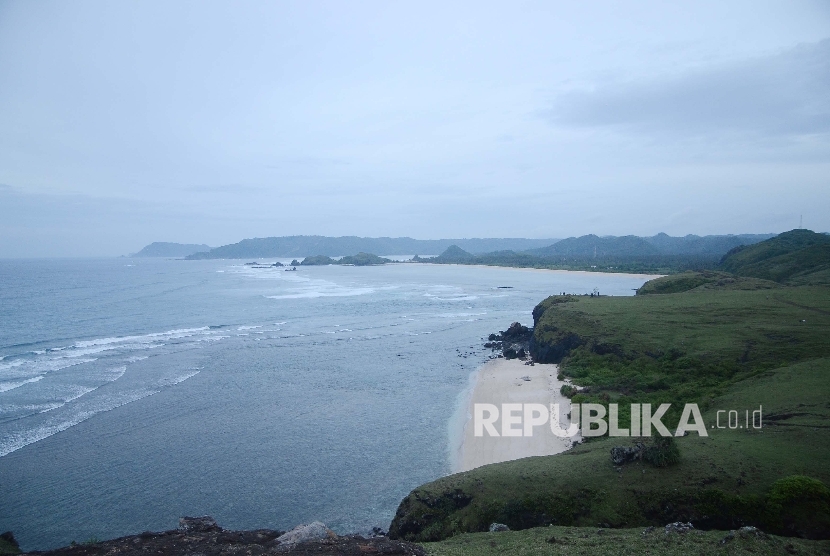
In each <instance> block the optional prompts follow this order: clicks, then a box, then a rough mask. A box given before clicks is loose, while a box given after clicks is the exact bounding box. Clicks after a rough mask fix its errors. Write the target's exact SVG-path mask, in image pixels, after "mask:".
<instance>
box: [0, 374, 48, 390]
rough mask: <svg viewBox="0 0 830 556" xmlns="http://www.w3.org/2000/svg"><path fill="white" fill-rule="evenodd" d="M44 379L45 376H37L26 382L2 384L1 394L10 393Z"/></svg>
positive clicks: (0, 387)
mask: <svg viewBox="0 0 830 556" xmlns="http://www.w3.org/2000/svg"><path fill="white" fill-rule="evenodd" d="M41 379H43V375H39V376H35V377H32V378H28V379H26V380H19V381H17V382H12V381H10V382H0V392H8V391H9V390H14V389H15V388H20V387H21V386H23V385H24V384H30V383H32V382H37V381H39V380H41Z"/></svg>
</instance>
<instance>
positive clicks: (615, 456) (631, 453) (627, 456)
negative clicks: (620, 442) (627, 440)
mask: <svg viewBox="0 0 830 556" xmlns="http://www.w3.org/2000/svg"><path fill="white" fill-rule="evenodd" d="M642 451H643V445H642V444H640V443H639V442H638V443H637V444H635V445H634V446H614V447H613V448H611V463H613V464H614V465H622V464H624V463H629V462H631V461H634V460H636V459H637V458H639V457H640V454H641V453H642Z"/></svg>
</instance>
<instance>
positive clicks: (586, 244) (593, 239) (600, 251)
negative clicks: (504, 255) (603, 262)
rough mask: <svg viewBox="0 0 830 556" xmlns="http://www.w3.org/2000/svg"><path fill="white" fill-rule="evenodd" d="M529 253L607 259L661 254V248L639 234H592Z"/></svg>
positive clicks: (540, 255)
mask: <svg viewBox="0 0 830 556" xmlns="http://www.w3.org/2000/svg"><path fill="white" fill-rule="evenodd" d="M527 253H530V254H531V255H536V256H538V257H565V258H572V259H592V258H597V259H605V258H608V257H633V256H643V255H659V254H660V250H659V249H658V248H657V247H655V246H653V245H651V244H650V243H649V242H647V241H646V240H645V239H643V238H641V237H637V236H621V237H599V236H595V235H593V234H591V235H587V236H582V237H569V238H568V239H563V240H562V241H558V242H556V243H554V244H553V245H550V246H548V247H544V248H542V249H531V250H528V251H527Z"/></svg>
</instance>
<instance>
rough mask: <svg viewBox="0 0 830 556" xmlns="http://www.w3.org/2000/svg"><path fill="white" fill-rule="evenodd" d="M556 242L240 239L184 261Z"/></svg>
mask: <svg viewBox="0 0 830 556" xmlns="http://www.w3.org/2000/svg"><path fill="white" fill-rule="evenodd" d="M556 241H558V240H556V239H524V238H471V239H413V238H410V237H395V238H392V237H375V238H373V237H357V236H343V237H327V236H285V237H266V238H252V239H243V240H242V241H240V242H239V243H232V244H230V245H223V246H222V247H216V248H214V249H211V250H210V251H208V252H206V253H197V254H194V255H191V256H189V257H187V258H188V259H247V258H257V257H260V258H261V257H310V256H316V255H325V256H327V257H340V256H348V255H356V254H357V253H361V252H363V253H374V254H378V255H410V254H412V255H414V254H420V255H437V254H438V253H441V252H442V251H444V250H445V249H446V248H447V247H449V246H450V245H453V244H457V245H461V246H462V247H463V248H465V249H469V250H470V251H472V252H474V253H485V252H488V251H496V250H499V249H515V250H525V249H534V248H538V247H544V246H546V245H550V244H552V243H554V242H556Z"/></svg>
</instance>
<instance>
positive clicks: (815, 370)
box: [390, 231, 830, 554]
mask: <svg viewBox="0 0 830 556" xmlns="http://www.w3.org/2000/svg"><path fill="white" fill-rule="evenodd" d="M809 234H810V233H803V231H794V232H790V233H789V235H787V234H782V236H783V237H782V236H779V237H778V238H776V239H778V241H777V242H776V240H775V239H773V240H768V241H767V242H762V243H759V244H757V245H755V246H751V247H749V248H744V249H739V250H735V251H734V252H733V253H731V254H730V255H729V256H727V257H725V258H724V261H722V263H721V266H724V267H728V268H733V269H734V272H737V273H738V274H729V273H725V272H704V273H699V274H698V273H688V274H680V275H675V276H668V277H665V278H661V279H658V280H655V281H652V282H650V283H648V284H646V286H644V287H643V288H642V289H641V290H640V292H639V294H640V295H637V296H634V297H626V298H611V297H598V298H597V297H584V296H580V297H574V296H554V297H550V298H548V299H546V300H544V301H543V302H542V303H540V304H539V305H538V306H537V307H536V308H535V309H534V311H533V317H534V322H535V330H534V335H533V340H532V343H531V353H532V354H533V357H534V359H536V360H537V361H545V362H554V363H559V364H560V370H561V372H562V373H563V374H564V375H565V376H567V377H569V378H570V379H571V380H572V381H573V382H574V383H575V384H577V385H579V386H580V387H582V390H581V391H579V392H578V393H573V394H574V395H573V401H575V402H595V403H600V404H604V405H606V406H607V404H609V403H612V402H614V403H618V404H619V407H620V421H621V423H620V426H621V427H627V426H628V423H629V418H630V417H629V414H628V407H629V404H631V403H652V404H660V403H671V404H672V409H671V411H670V412H669V413H668V414H667V418H665V419H664V422H666V424H667V426H669V428H670V429H672V430H673V429H674V425H675V424H676V422H677V420H678V418H679V415H680V410H681V408H682V407H683V404H685V403H698V404H699V405H700V407H701V410H702V411H703V420H704V422H705V423H706V425H707V428H708V427H709V426H711V425H714V424H715V423H716V420H717V412H718V411H719V410H736V411H737V412H738V414H739V415H740V416H741V421H742V423H743V419H744V415H745V412H747V411H748V412H750V414H751V412H752V411H753V410H757V409H758V408H759V407H761V406H762V407H763V416H764V421H763V425H764V426H763V428H762V429H760V430H756V429H751V428H750V429H746V428H741V429H734V430H730V429H728V428H727V429H712V430H710V431H709V436H707V437H702V436H698V435H697V434H696V433H692V434H690V435H689V436H685V437H679V438H676V439H674V441H673V442H674V446H675V447H676V448H677V449H679V454H680V459H679V462H677V463H676V464H674V465H668V466H665V467H658V466H655V465H652V464H649V463H648V462H644V461H636V462H633V463H628V464H624V465H619V466H615V465H613V464H612V462H611V459H610V457H609V452H610V450H611V448H612V447H614V446H626V445H628V446H632V445H634V444H635V442H636V441H638V440H640V441H641V440H642V439H635V438H619V437H617V438H609V437H600V438H596V439H591V440H590V441H588V442H585V443H583V444H581V445H579V446H577V447H576V448H574V449H572V450H571V451H569V452H565V453H563V454H559V455H556V456H548V457H537V458H527V459H523V460H517V461H512V462H506V463H502V464H495V465H488V466H485V467H481V468H478V469H475V470H472V471H469V472H466V473H460V474H456V475H452V476H449V477H444V478H442V479H439V480H437V481H434V482H432V483H429V484H426V485H423V486H421V487H419V488H417V489H415V490H414V491H413V492H412V493H411V494H410V495H409V496H408V497H407V498H405V499H404V500H403V502H402V503H401V505H400V507H399V509H398V512H397V515H396V517H395V520H394V521H393V523H392V527H391V531H390V533H391V534H392V535H394V536H398V537H400V538H405V539H408V540H417V541H422V542H423V541H439V540H442V539H447V538H450V537H453V536H455V535H459V534H463V533H472V532H478V531H486V530H487V528H488V527H489V525H490V524H491V523H493V522H499V523H505V524H507V525H509V526H510V527H511V528H512V529H528V528H531V527H538V526H546V525H551V524H553V525H557V526H583V527H594V528H595V527H604V528H608V527H611V528H626V527H635V526H647V525H655V526H662V525H665V524H666V523H669V522H673V521H691V522H692V523H694V524H695V526H697V527H699V528H706V529H734V528H737V527H741V526H744V525H753V526H756V527H759V528H761V529H763V530H764V531H766V532H767V533H776V534H784V535H793V536H806V537H812V538H830V491H828V489H827V487H826V486H825V485H826V484H830V464H828V463H827V462H828V461H830V342H828V340H827V338H828V337H830V287H828V286H826V285H824V282H823V277H824V272H825V267H824V266H823V265H824V264H825V263H824V259H823V258H822V255H821V252H819V253H814V252H813V250H816V249H817V247H816V245H815V244H811V242H812V241H813V240H814V239H815V238H814V237H812V236H810V235H809ZM813 235H814V236H815V235H818V234H813ZM793 236H795V237H793ZM779 238H780V239H779ZM820 241H821V240H819V242H820ZM770 242H773V243H772V247H771V246H770ZM782 243H787V244H788V246H787V247H786V249H785V250H784V252H779V251H780V250H779V249H778V245H776V244H782ZM820 246H821V245H819V247H820ZM738 255H740V256H741V257H742V258H743V259H745V260H746V261H748V262H747V263H746V264H745V265H744V264H742V265H738V264H736V263H735V260H734V259H733V257H736V256H738ZM781 257H784V259H781ZM782 260H786V261H790V263H789V264H791V265H796V264H797V265H799V266H798V269H797V271H793V269H792V268H791V269H790V270H789V271H783V272H782V271H778V270H776V271H775V272H773V271H772V269H773V268H778V267H780V266H782V265H783V263H781V261H782ZM749 261H751V262H749ZM765 261H767V266H768V268H767V271H766V274H764V272H762V270H763V266H764V262H765ZM805 261H806V262H805ZM810 261H812V262H810ZM729 265H734V266H729ZM752 265H755V266H752ZM743 272H745V273H746V274H747V275H746V276H741V275H739V274H741V273H743ZM770 278H777V280H770ZM793 280H795V281H793ZM792 284H800V285H792ZM721 419H723V417H721ZM529 534H530V533H528V535H529ZM615 534H616V533H615ZM500 538H501V537H500ZM528 538H530V537H528ZM455 542H456V541H455V540H453V541H452V542H450V541H447V543H445V544H443V545H441V546H442V547H443V548H441V547H438V548H436V549H435V550H436V553H448V554H449V553H452V547H453V546H455V545H454V544H453V543H455ZM476 542H478V541H476ZM456 544H457V543H456ZM441 550H444V552H441ZM678 550H679V549H678ZM656 552H659V550H657V551H656ZM516 553H522V552H516ZM761 553H763V551H761Z"/></svg>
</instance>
